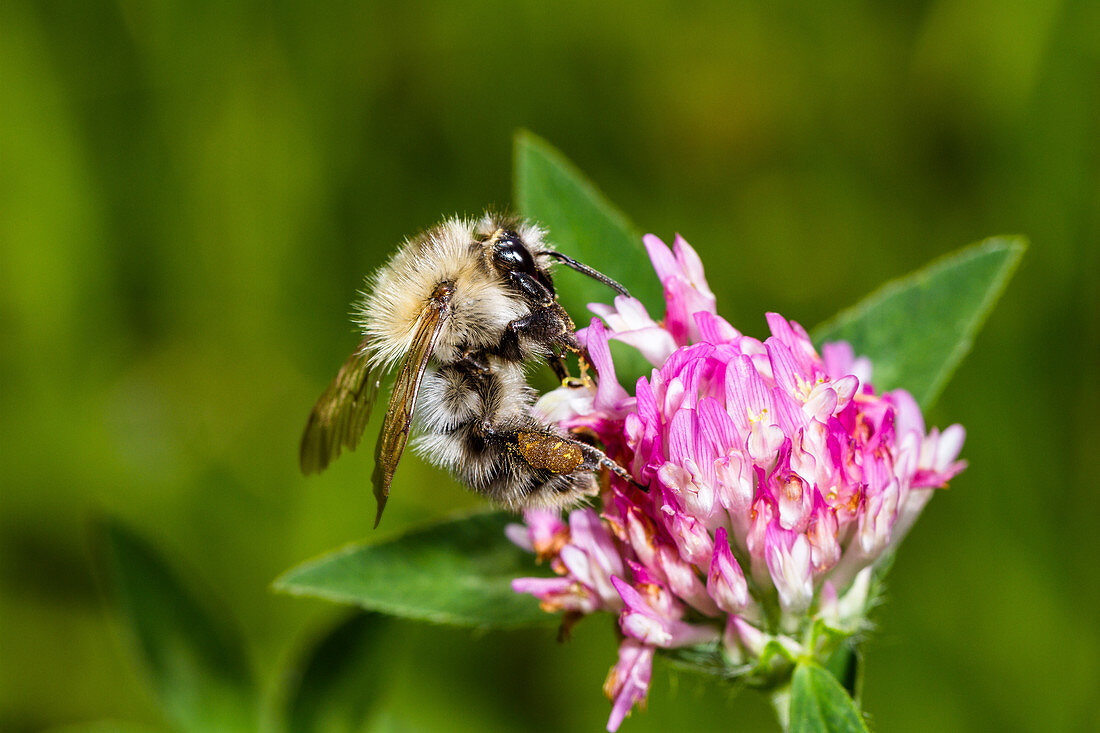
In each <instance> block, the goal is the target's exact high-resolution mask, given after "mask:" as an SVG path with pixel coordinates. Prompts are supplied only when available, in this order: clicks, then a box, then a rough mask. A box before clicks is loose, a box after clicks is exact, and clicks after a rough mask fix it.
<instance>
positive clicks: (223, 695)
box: [101, 521, 257, 731]
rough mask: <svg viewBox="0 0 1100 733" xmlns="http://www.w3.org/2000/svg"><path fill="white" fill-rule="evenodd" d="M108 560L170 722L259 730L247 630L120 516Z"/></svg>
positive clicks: (106, 529) (107, 544)
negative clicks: (212, 606) (209, 603)
mask: <svg viewBox="0 0 1100 733" xmlns="http://www.w3.org/2000/svg"><path fill="white" fill-rule="evenodd" d="M101 530H102V532H101V536H102V538H103V552H102V560H103V565H104V569H105V574H106V577H107V579H108V581H109V583H110V586H111V589H112V591H113V596H114V600H115V602H116V604H117V607H118V610H119V611H120V612H121V614H122V616H123V618H124V620H125V621H126V624H127V628H128V630H129V631H130V632H131V634H132V637H133V640H134V641H135V642H136V644H135V646H136V649H137V652H138V654H139V656H140V658H141V659H142V661H143V662H144V665H145V668H146V669H147V670H148V672H149V675H150V678H151V682H152V684H153V687H154V688H155V689H156V692H157V695H158V696H159V698H160V702H161V706H162V708H163V709H164V712H165V715H166V716H167V718H168V720H169V721H170V722H171V723H172V724H173V725H174V726H175V727H176V728H177V729H178V730H183V731H210V730H223V731H231V730H242V731H248V730H255V728H256V718H257V706H256V696H255V687H254V685H253V681H252V675H251V672H250V670H249V666H248V661H247V657H246V655H245V650H244V645H243V642H242V639H241V636H240V634H239V633H238V632H237V631H236V629H234V628H233V627H232V626H231V624H229V623H227V622H224V621H223V620H220V619H219V618H217V617H215V616H214V615H213V614H210V613H209V612H208V611H207V610H206V609H205V608H203V607H202V606H200V604H199V602H198V601H197V600H195V598H194V597H193V596H192V595H191V594H190V593H189V592H188V591H187V590H186V589H185V588H184V586H183V584H182V583H181V582H180V581H179V579H177V578H176V576H175V575H174V574H173V573H172V571H171V570H170V569H169V567H168V565H167V563H166V562H165V561H164V560H163V559H162V558H161V557H160V556H159V554H158V553H157V552H156V551H154V550H153V548H152V547H150V546H149V545H148V544H147V543H146V542H145V541H144V540H142V539H141V538H140V537H138V536H137V535H135V534H134V533H132V532H131V531H130V530H129V529H127V528H125V527H123V526H122V525H121V524H118V523H115V522H113V521H107V522H104V523H103V525H102V527H101Z"/></svg>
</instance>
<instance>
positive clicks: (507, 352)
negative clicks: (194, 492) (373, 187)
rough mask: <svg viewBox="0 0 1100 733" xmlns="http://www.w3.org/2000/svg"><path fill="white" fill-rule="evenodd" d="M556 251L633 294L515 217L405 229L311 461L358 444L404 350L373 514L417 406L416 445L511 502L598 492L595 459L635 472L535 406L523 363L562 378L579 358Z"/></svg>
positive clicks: (303, 457) (375, 279) (378, 283)
mask: <svg viewBox="0 0 1100 733" xmlns="http://www.w3.org/2000/svg"><path fill="white" fill-rule="evenodd" d="M556 262H558V263H562V264H564V265H566V266H567V267H570V268H572V269H574V270H577V271H578V272H580V273H582V274H585V275H587V276H589V277H592V278H594V279H596V280H598V281H600V282H602V283H604V284H606V285H608V286H609V287H611V288H613V289H615V290H616V291H618V292H619V293H621V294H624V295H625V294H627V293H626V290H625V289H624V288H623V287H622V286H621V285H619V284H618V283H616V282H615V281H613V280H611V279H610V278H608V277H607V276H606V275H603V274H602V273H600V272H598V271H596V270H594V269H592V268H591V267H588V266H587V265H584V264H583V263H580V262H577V261H576V260H573V259H572V258H570V257H568V256H567V255H564V254H562V253H560V252H556V251H554V250H552V249H551V248H550V247H549V246H548V245H547V244H546V241H545V232H544V231H543V230H542V229H541V228H540V227H538V226H537V225H535V224H534V223H531V222H528V221H524V220H522V219H518V218H514V217H509V216H504V215H499V214H491V213H490V214H485V215H484V216H482V217H481V218H480V219H477V220H466V219H460V218H452V219H448V220H446V221H444V222H443V223H441V224H439V225H438V226H435V227H433V228H431V229H428V230H426V231H424V232H422V233H421V234H419V235H417V236H415V237H412V238H410V239H408V240H406V241H405V243H404V244H402V245H401V246H400V247H399V248H398V249H397V251H396V252H395V253H394V254H393V256H392V257H391V258H390V259H389V260H388V261H387V262H386V263H385V264H384V265H383V266H382V267H381V268H379V270H378V271H377V272H376V273H374V274H373V275H372V276H370V278H369V279H368V281H367V289H366V292H365V293H364V295H363V298H362V300H361V302H360V304H359V306H358V308H357V310H356V314H355V320H356V322H357V323H358V324H359V326H360V327H361V329H362V332H363V342H362V343H361V344H360V346H359V348H358V349H357V350H356V351H355V352H354V353H352V355H351V356H350V357H349V358H348V360H347V361H346V362H345V363H344V365H343V367H341V369H340V371H339V372H338V373H337V375H336V378H335V379H334V380H333V381H332V383H331V384H330V385H329V387H328V388H327V389H326V390H325V392H324V393H323V394H322V395H321V397H320V399H318V401H317V404H316V405H315V406H314V408H313V411H312V413H311V414H310V418H309V422H308V423H307V425H306V429H305V433H304V434H303V436H302V445H301V452H300V462H301V467H302V470H303V472H305V473H311V472H313V471H320V470H323V469H324V468H325V467H326V466H327V465H328V464H329V463H330V462H331V461H333V460H335V458H336V457H337V456H339V455H340V453H341V451H342V450H343V449H345V448H347V449H348V450H352V449H354V448H355V447H356V445H358V442H359V439H360V437H361V435H362V433H363V429H364V428H365V427H366V423H367V419H368V418H369V415H370V410H371V407H372V406H373V404H374V402H375V400H376V398H377V394H378V389H379V387H380V385H381V377H382V375H383V374H384V373H386V372H388V371H390V370H391V369H392V368H393V367H394V366H395V365H398V363H399V362H400V364H399V365H398V366H397V373H396V376H395V378H394V382H393V388H392V390H391V393H390V401H389V407H388V410H387V412H386V419H385V421H384V422H383V425H382V433H381V435H380V437H379V440H378V443H377V446H376V449H375V472H374V478H373V483H374V495H375V498H376V499H377V501H378V514H377V517H376V519H375V525H376V526H377V523H378V521H379V520H380V519H381V517H382V510H383V508H384V507H385V504H386V500H387V497H388V496H389V489H390V484H391V482H392V479H393V474H394V471H395V470H396V468H397V463H398V461H399V460H400V458H401V454H402V453H403V451H404V449H405V445H406V443H407V442H408V439H409V436H410V433H411V432H412V430H413V426H414V414H415V417H416V420H415V425H416V428H417V430H418V432H419V433H420V435H421V437H420V438H419V440H418V441H417V451H418V452H419V453H420V454H421V455H423V456H425V457H426V458H427V459H428V460H430V461H432V462H433V463H436V464H437V465H440V466H442V467H444V468H447V469H449V470H450V471H451V472H452V473H453V474H454V475H455V476H456V477H457V478H458V479H459V480H461V481H462V482H463V483H465V484H466V485H467V486H469V487H470V488H471V489H473V490H474V491H476V492H478V493H480V494H483V495H484V496H486V497H488V498H489V499H491V500H492V501H494V502H496V503H497V504H501V505H503V506H506V507H508V508H510V509H520V508H522V507H525V506H544V507H546V506H567V505H569V504H573V503H576V502H577V501H579V500H581V499H583V498H584V497H585V496H590V495H592V494H593V493H594V492H595V490H596V481H595V478H594V476H593V472H594V471H597V470H600V469H609V470H611V471H612V472H614V473H616V474H617V475H619V476H620V477H621V478H623V479H624V480H628V481H632V479H631V478H630V475H629V473H628V472H627V471H626V470H625V469H623V468H622V467H620V466H619V465H618V464H616V463H615V462H614V461H612V460H611V459H610V458H608V457H607V456H606V455H605V454H604V453H603V452H602V451H601V450H599V449H598V448H596V447H594V446H591V445H588V444H587V443H584V442H581V441H579V440H577V439H576V438H575V437H573V436H570V435H567V434H566V433H565V432H564V431H562V430H561V429H560V428H558V427H557V426H556V425H554V424H551V423H547V422H546V421H545V420H540V419H538V418H537V417H535V416H534V415H532V413H531V407H532V406H533V404H534V401H535V397H536V395H535V392H534V390H532V389H531V388H530V387H529V386H528V384H527V381H526V378H525V376H524V366H525V365H526V364H527V363H529V362H531V361H532V360H534V359H542V360H545V361H546V363H547V364H548V365H549V366H550V367H551V369H553V370H554V373H555V374H556V375H557V376H558V377H559V378H560V379H562V380H563V382H564V381H565V380H567V379H569V376H568V372H567V370H566V366H565V361H564V357H565V355H566V354H570V353H572V354H576V355H577V356H578V357H580V358H581V359H584V354H583V350H582V349H581V347H580V344H579V343H578V342H577V338H576V334H575V333H574V330H575V329H574V325H573V320H572V319H571V318H570V317H569V314H568V313H566V312H565V309H564V308H562V307H561V305H560V304H559V303H558V301H557V296H556V294H555V291H554V284H553V279H552V277H551V274H550V270H551V267H552V265H553V264H554V263H556Z"/></svg>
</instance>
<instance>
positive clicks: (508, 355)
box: [495, 303, 580, 361]
mask: <svg viewBox="0 0 1100 733" xmlns="http://www.w3.org/2000/svg"><path fill="white" fill-rule="evenodd" d="M553 306H554V307H547V308H541V309H535V310H533V311H532V312H531V313H529V314H527V315H526V316H524V317H523V318H516V319H515V320H512V321H509V322H508V325H507V326H505V328H504V335H503V336H501V339H500V343H499V344H498V345H497V347H496V349H495V351H496V353H497V354H498V355H499V356H500V357H501V358H502V359H506V360H508V361H524V360H525V359H526V358H527V354H525V353H524V350H523V349H522V348H520V337H523V338H525V339H527V340H529V341H533V342H534V343H535V344H538V345H540V346H541V347H542V348H541V349H538V350H537V351H542V350H547V351H554V350H555V349H557V348H562V349H565V350H567V351H570V352H573V353H575V354H576V353H580V344H579V343H577V337H576V335H575V334H574V333H573V331H572V327H573V322H572V321H571V320H564V319H568V318H569V316H568V315H566V314H565V311H564V310H562V309H561V306H558V304H557V303H554V304H553Z"/></svg>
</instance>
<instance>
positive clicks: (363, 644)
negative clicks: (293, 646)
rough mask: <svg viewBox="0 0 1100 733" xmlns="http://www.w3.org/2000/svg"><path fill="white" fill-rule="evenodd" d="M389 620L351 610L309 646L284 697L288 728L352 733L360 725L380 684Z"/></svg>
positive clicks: (290, 731)
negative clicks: (289, 689) (285, 697)
mask: <svg viewBox="0 0 1100 733" xmlns="http://www.w3.org/2000/svg"><path fill="white" fill-rule="evenodd" d="M391 626H392V624H391V623H390V620H389V619H388V618H386V617H385V616H382V615H379V614H376V613H361V612H357V613H355V614H354V615H352V616H351V618H349V619H346V620H345V621H344V622H342V623H340V624H339V625H337V626H336V627H335V628H334V629H332V630H331V631H330V632H329V633H328V634H326V635H325V636H324V637H323V638H322V639H321V640H320V641H319V642H318V643H317V644H316V646H315V647H314V648H313V649H311V650H310V652H309V654H308V656H307V657H306V658H305V659H304V660H303V661H302V667H301V668H300V670H295V671H294V672H293V673H292V674H291V675H290V678H291V684H292V685H293V686H294V689H293V692H292V694H291V695H290V696H289V697H288V699H287V708H286V710H287V712H286V722H287V731H288V733H356V732H357V731H361V730H363V727H364V725H365V724H366V722H367V720H368V718H369V717H370V714H371V712H373V710H374V707H375V704H376V703H377V702H378V698H379V695H380V693H381V691H382V690H383V689H384V687H385V684H386V673H385V669H386V666H385V664H384V663H383V655H382V653H381V652H382V651H383V649H384V645H385V635H386V632H387V631H389V630H390V628H391Z"/></svg>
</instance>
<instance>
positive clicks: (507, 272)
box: [490, 229, 554, 296]
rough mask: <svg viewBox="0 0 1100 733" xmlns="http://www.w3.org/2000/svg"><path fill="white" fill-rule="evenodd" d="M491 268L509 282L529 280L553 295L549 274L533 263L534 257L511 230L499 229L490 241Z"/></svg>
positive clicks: (552, 285) (518, 236) (552, 284)
mask: <svg viewBox="0 0 1100 733" xmlns="http://www.w3.org/2000/svg"><path fill="white" fill-rule="evenodd" d="M490 246H491V247H492V262H493V266H494V267H495V268H496V269H497V271H498V272H500V273H501V274H502V275H504V276H505V277H506V278H508V279H510V280H515V279H517V278H531V279H533V280H535V281H536V282H538V283H539V284H540V285H542V286H543V287H545V288H546V289H547V290H548V291H549V292H550V295H551V296H553V295H554V282H553V280H552V279H551V278H550V273H549V272H548V271H547V270H546V269H545V268H544V267H540V266H539V265H538V263H536V262H535V256H534V255H533V254H532V252H531V250H530V248H528V246H527V245H526V244H525V243H524V241H523V239H522V238H521V237H520V235H519V234H517V233H516V232H515V231H513V230H511V229H501V230H499V231H498V232H496V236H495V237H493V239H492V244H491V245H490ZM524 289H526V288H524Z"/></svg>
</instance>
